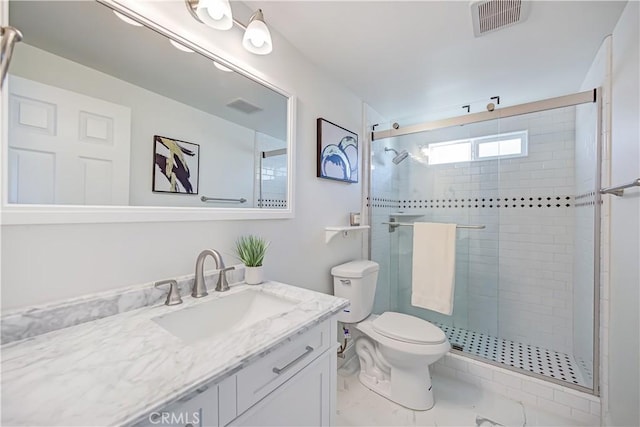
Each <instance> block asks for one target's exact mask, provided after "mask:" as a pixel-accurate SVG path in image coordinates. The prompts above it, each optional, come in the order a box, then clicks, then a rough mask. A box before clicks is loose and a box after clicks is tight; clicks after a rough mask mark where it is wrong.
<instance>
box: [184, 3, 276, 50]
mask: <svg viewBox="0 0 640 427" xmlns="http://www.w3.org/2000/svg"><path fill="white" fill-rule="evenodd" d="M185 3H186V5H187V10H188V11H189V13H191V16H193V17H194V18H195V19H196V20H197V21H198V22H201V23H203V24H205V25H207V26H209V27H212V28H215V29H218V30H228V29H230V28H231V27H232V26H233V24H236V25H237V26H239V27H240V28H242V29H244V36H243V37H242V46H244V48H245V49H247V50H248V51H249V52H251V53H255V54H256V55H267V54H269V53H271V51H272V50H273V43H272V41H271V33H270V32H269V28H268V27H267V24H265V22H264V15H263V14H262V9H258V10H257V11H256V12H255V13H254V14H253V15H251V18H249V24H248V25H244V24H243V23H242V22H240V21H238V20H237V19H234V18H233V13H232V12H231V5H230V4H229V0H185Z"/></svg>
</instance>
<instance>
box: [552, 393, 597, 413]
mask: <svg viewBox="0 0 640 427" xmlns="http://www.w3.org/2000/svg"><path fill="white" fill-rule="evenodd" d="M553 400H554V401H555V402H557V403H561V404H563V405H567V406H570V407H572V408H576V409H579V410H581V411H584V412H589V411H590V410H591V402H590V401H589V400H587V399H585V398H582V397H578V396H575V395H573V394H569V393H567V392H564V391H561V390H554V391H553Z"/></svg>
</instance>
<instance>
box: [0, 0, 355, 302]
mask: <svg viewBox="0 0 640 427" xmlns="http://www.w3.org/2000/svg"><path fill="white" fill-rule="evenodd" d="M127 3H129V4H130V6H131V7H132V8H134V9H136V10H139V11H141V12H144V13H145V14H146V15H147V16H150V17H152V18H153V19H154V20H156V21H157V22H161V23H162V24H163V25H164V26H165V27H167V28H169V29H171V30H172V31H174V32H176V33H178V34H181V35H183V36H185V37H189V38H191V39H193V40H194V41H196V42H197V43H199V44H201V45H202V46H205V47H206V48H207V49H209V50H211V51H212V52H217V53H219V54H222V55H223V56H225V57H226V58H228V59H232V60H234V61H235V62H236V63H239V64H240V65H242V66H244V67H246V68H247V69H249V70H250V71H251V72H253V73H254V74H255V75H258V76H260V77H261V78H264V79H266V80H270V81H272V82H274V83H275V84H276V85H277V86H279V87H281V88H283V89H285V90H287V91H289V92H292V93H293V94H295V95H296V96H297V100H298V103H297V105H298V109H297V121H296V141H297V147H296V158H295V160H296V161H295V166H296V175H295V176H296V178H295V197H296V200H295V203H296V205H295V206H296V212H295V213H296V216H295V218H294V219H290V220H257V221H202V222H171V223H136V224H83V225H36V226H3V227H2V252H1V253H2V308H3V309H7V308H17V307H23V306H27V305H31V304H36V303H43V302H48V301H52V300H60V299H65V298H69V297H74V296H78V295H84V294H89V293H93V292H98V291H104V290H109V289H114V288H118V287H122V286H126V285H131V284H137V283H144V282H149V281H153V280H158V279H162V278H167V277H171V276H177V275H183V274H189V273H192V272H193V269H194V264H195V258H196V256H197V254H198V253H199V252H200V251H201V250H202V249H204V248H209V247H211V248H216V249H218V250H220V251H222V252H223V254H229V253H230V252H231V251H232V247H233V242H234V240H235V239H236V238H237V237H238V236H239V235H242V234H247V233H257V234H260V235H261V236H263V237H265V238H266V239H267V240H270V241H271V242H272V245H271V248H270V250H269V253H268V255H267V258H266V266H265V269H266V274H267V277H268V278H270V279H275V280H279V281H283V282H286V283H290V284H293V285H298V286H302V287H306V288H309V289H313V290H318V291H322V292H331V289H332V288H331V279H330V274H329V271H330V269H331V267H332V266H333V265H336V264H339V263H341V262H345V261H349V260H352V259H356V258H359V257H361V240H360V239H361V238H362V237H349V238H346V239H343V238H341V237H339V238H336V239H334V240H333V241H332V242H331V243H330V244H325V243H324V227H325V226H327V225H339V224H344V225H346V224H348V213H349V212H350V211H358V210H360V199H361V185H362V184H361V183H358V184H343V183H337V182H333V181H327V180H320V179H318V178H316V176H315V170H316V126H315V125H316V118H317V117H325V118H327V119H329V120H331V121H332V122H334V123H337V124H339V125H341V126H344V127H346V128H347V129H350V130H353V131H355V132H359V130H360V129H361V126H362V102H361V100H360V99H358V98H357V97H356V96H355V95H354V94H353V93H351V92H350V91H348V90H347V89H345V88H344V87H342V86H340V85H338V84H336V83H335V81H333V80H332V79H331V78H329V77H327V76H326V75H325V74H324V73H323V72H322V71H320V70H319V69H318V68H317V67H316V66H314V65H312V64H311V63H310V62H309V61H308V60H306V59H305V58H303V57H302V55H301V54H300V52H298V51H297V50H296V49H294V48H293V47H292V46H291V45H290V44H289V43H287V41H286V40H284V39H283V38H282V37H281V36H280V35H278V34H277V33H275V32H274V33H272V35H273V43H274V52H273V53H272V54H271V55H269V56H266V57H259V56H255V55H252V54H250V53H248V52H245V51H244V49H243V48H242V46H241V36H242V34H241V31H240V30H239V29H238V28H234V29H233V30H231V31H228V32H219V31H216V30H213V29H210V28H207V27H205V26H203V25H200V24H198V23H197V22H196V21H194V20H193V18H192V17H191V16H190V15H189V13H188V12H187V10H186V8H185V6H184V2H153V1H147V2H134V1H129V2H127ZM267 6H268V5H267ZM233 8H234V12H237V14H238V16H239V17H240V19H241V20H245V21H246V18H248V16H249V14H250V11H248V10H243V9H242V4H240V3H234V4H233ZM243 13H244V15H246V16H244V15H243ZM265 13H267V12H266V11H265ZM362 236H364V234H363V235H362ZM225 259H226V261H227V264H231V263H232V262H233V261H234V260H233V259H232V258H231V256H230V255H225ZM207 268H209V265H208V266H207Z"/></svg>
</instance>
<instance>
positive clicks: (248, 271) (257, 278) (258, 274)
mask: <svg viewBox="0 0 640 427" xmlns="http://www.w3.org/2000/svg"><path fill="white" fill-rule="evenodd" d="M244 281H245V283H246V284H247V285H259V284H260V283H262V282H264V271H263V270H262V266H260V267H247V266H245V267H244Z"/></svg>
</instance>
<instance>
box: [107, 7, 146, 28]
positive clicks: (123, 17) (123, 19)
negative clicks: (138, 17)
mask: <svg viewBox="0 0 640 427" xmlns="http://www.w3.org/2000/svg"><path fill="white" fill-rule="evenodd" d="M113 13H114V15H116V16H117V17H118V18H120V19H121V20H122V21H124V22H126V23H127V24H129V25H133V26H134V27H142V24H141V23H139V22H138V21H134V20H133V19H131V18H129V17H128V16H125V15H123V14H122V13H120V12H118V11H117V10H114V11H113Z"/></svg>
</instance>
